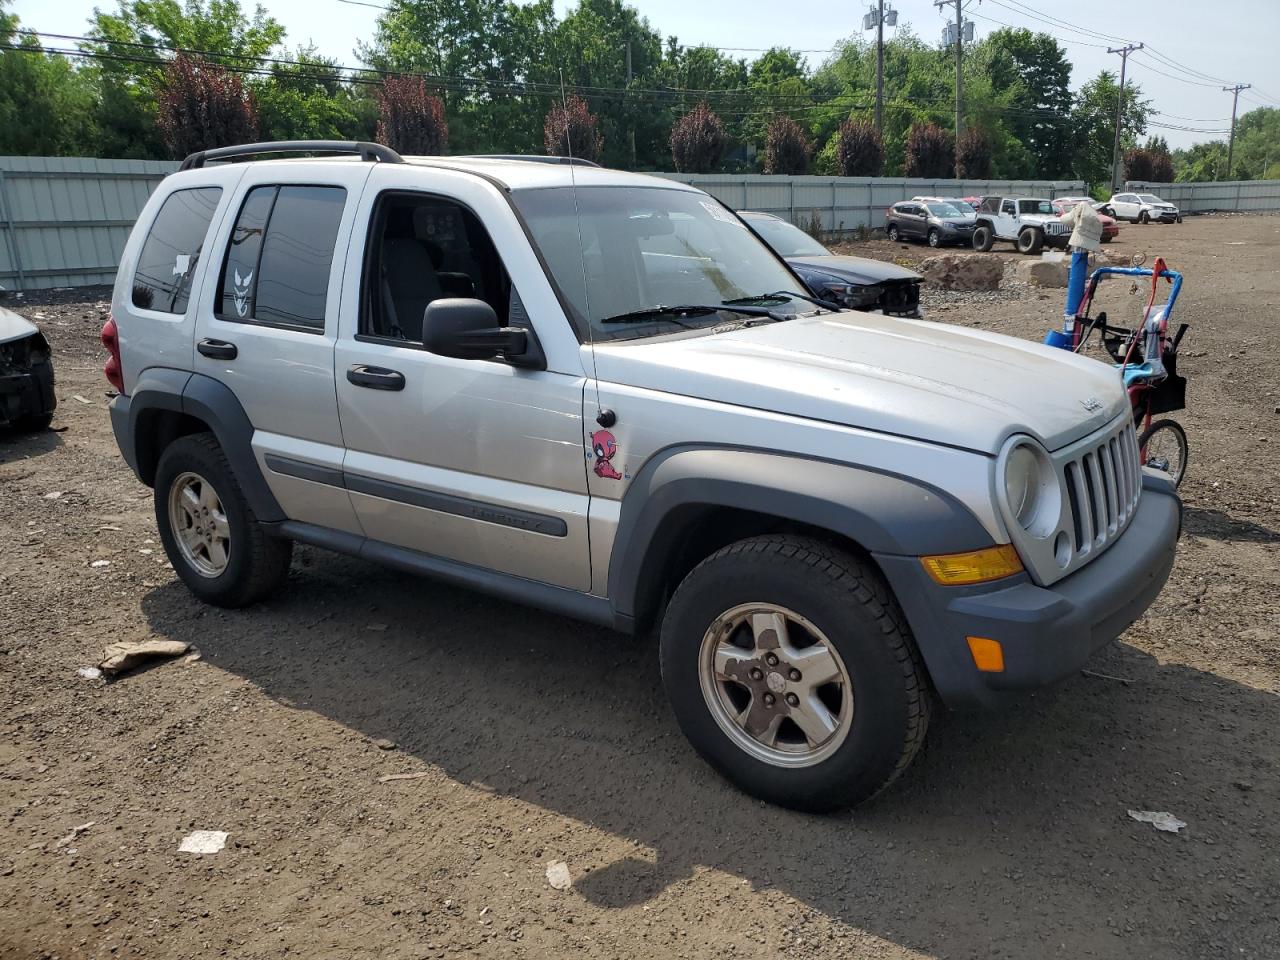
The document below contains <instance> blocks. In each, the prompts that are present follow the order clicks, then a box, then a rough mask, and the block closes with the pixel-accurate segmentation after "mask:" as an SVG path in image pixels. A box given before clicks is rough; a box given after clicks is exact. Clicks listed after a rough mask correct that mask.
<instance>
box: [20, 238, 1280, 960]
mask: <svg viewBox="0 0 1280 960" xmlns="http://www.w3.org/2000/svg"><path fill="white" fill-rule="evenodd" d="M857 249H858V252H861V253H864V254H868V255H872V256H880V257H883V258H887V259H905V260H906V261H907V262H914V261H915V260H918V259H919V258H921V257H922V256H924V255H926V254H927V253H928V251H926V250H924V249H923V248H920V247H899V246H895V245H891V244H888V243H886V242H883V241H880V242H872V243H867V244H863V245H859V247H858V248H857ZM1113 249H1114V250H1115V251H1116V252H1142V253H1148V254H1155V253H1163V254H1165V255H1166V257H1167V258H1168V259H1169V262H1170V263H1171V264H1172V265H1173V266H1175V267H1177V268H1179V269H1181V270H1183V271H1184V272H1185V273H1186V275H1187V277H1188V284H1187V288H1186V291H1185V294H1184V301H1183V303H1182V309H1181V319H1182V320H1185V321H1187V322H1189V323H1191V324H1192V326H1191V332H1190V333H1189V334H1188V336H1187V339H1186V340H1185V341H1184V348H1183V351H1184V352H1183V359H1182V363H1181V364H1180V370H1181V371H1182V372H1184V373H1185V374H1186V375H1187V376H1188V377H1189V378H1190V400H1189V403H1190V409H1189V410H1187V411H1185V412H1184V413H1182V414H1180V415H1179V417H1180V419H1181V420H1182V421H1183V422H1184V423H1185V425H1186V426H1187V428H1188V431H1189V433H1190V437H1191V465H1190V472H1189V478H1188V480H1187V482H1186V483H1185V485H1184V493H1185V495H1186V504H1187V510H1186V521H1185V532H1184V536H1183V539H1182V543H1181V547H1180V554H1179V559H1178V562H1177V566H1176V568H1175V570H1174V573H1173V577H1172V579H1171V581H1170V583H1169V586H1168V587H1167V588H1166V590H1165V592H1164V593H1163V595H1162V596H1161V597H1160V599H1159V600H1158V601H1157V602H1156V604H1155V605H1154V607H1153V608H1152V609H1151V611H1150V612H1149V614H1148V615H1147V616H1146V617H1144V618H1143V619H1142V620H1140V621H1139V622H1138V623H1136V624H1134V626H1133V627H1132V628H1131V629H1130V630H1129V631H1128V632H1127V633H1126V634H1125V635H1124V637H1123V638H1122V641H1121V642H1120V643H1118V644H1116V645H1114V646H1113V647H1112V648H1109V649H1108V650H1106V651H1103V652H1102V653H1101V654H1100V655H1099V656H1098V657H1097V658H1096V659H1095V661H1094V662H1093V663H1091V665H1090V669H1091V670H1092V671H1093V673H1092V674H1090V675H1081V676H1079V677H1076V678H1073V679H1071V680H1069V681H1067V682H1065V683H1064V684H1062V685H1060V686H1059V687H1056V688H1054V689H1052V690H1049V691H1044V692H1042V693H1040V694H1038V695H1035V696H1032V697H1028V698H1027V699H1026V700H1024V701H1022V702H1020V703H1018V704H1017V705H1014V706H1013V707H1011V708H1010V709H1008V710H1005V711H1003V712H999V713H992V714H980V715H935V717H936V721H935V724H934V726H933V729H932V730H931V731H930V740H929V743H928V745H927V746H926V749H925V751H924V753H923V754H922V755H921V756H920V758H919V759H918V761H917V763H916V764H915V766H914V767H913V768H912V770H911V771H910V772H909V773H908V775H907V776H906V777H905V778H904V779H903V780H902V781H900V782H899V783H898V784H897V785H896V786H895V787H894V788H893V789H892V790H891V791H889V792H888V793H887V794H885V795H884V796H882V797H880V798H878V799H877V800H876V801H875V802H873V803H872V804H870V805H868V806H865V807H863V808H861V809H859V810H857V811H854V812H852V813H849V814H846V815H841V816H835V817H810V816H803V815H799V814H795V813H790V812H787V811H783V810H778V809H774V808H770V807H766V806H763V805H761V804H759V803H756V802H754V801H751V800H749V799H747V798H745V797H744V796H742V795H741V794H739V793H737V792H735V791H734V790H733V789H731V788H729V787H728V786H726V785H725V784H724V783H723V782H721V781H720V780H719V779H718V778H717V777H716V776H715V775H714V774H713V773H711V772H710V771H709V770H708V769H707V768H706V767H705V766H704V765H703V764H702V763H701V762H699V760H698V759H697V758H696V757H695V756H694V755H693V753H692V751H691V749H690V748H689V747H688V746H687V745H686V744H685V742H684V741H683V739H682V738H681V737H680V735H679V732H678V731H677V729H676V727H675V725H674V723H673V721H672V719H671V716H670V714H669V712H668V710H667V708H666V705H665V703H664V701H663V698H662V694H661V689H660V684H659V678H658V672H657V663H656V657H655V650H654V646H653V643H652V641H651V640H648V639H642V640H628V639H625V638H620V637H618V636H615V635H612V634H609V633H607V632H604V631H601V630H598V629H595V628H591V627H586V626H583V625H581V624H578V623H574V622H570V621H568V620H563V619H560V618H557V617H553V616H549V615H545V614H542V613H538V612H532V611H529V610H526V609H522V608H519V607H515V606H511V605H508V604H504V603H499V602H495V601H493V600H489V599H486V598H483V597H480V596H475V595H472V594H469V593H465V592H461V591H458V590H454V589H451V588H448V587H442V586H440V585H437V584H434V583H430V582H425V581H418V580H414V579H412V578H409V577H407V576H402V575H400V574H397V573H391V572H387V571H384V570H381V569H378V568H375V567H372V566H370V565H367V564H364V563H361V562H358V561H355V560H351V559H346V558H341V557H336V556H332V555H328V554H324V553H320V552H317V551H314V550H309V549H299V550H298V552H297V554H296V555H295V562H294V570H293V575H292V578H291V582H290V585H289V588H288V589H287V590H286V591H284V592H283V593H282V594H281V595H280V596H278V597H277V598H276V599H274V600H272V601H271V602H269V603H265V604H262V605H260V606H258V607H255V608H253V609H250V610H244V611H236V612H227V611H218V610H214V609H211V608H208V607H203V606H201V605H200V604H198V603H196V602H195V601H194V600H193V599H192V598H191V597H190V596H189V594H188V593H187V592H186V590H185V589H183V588H182V587H181V586H180V585H179V584H178V583H177V582H176V581H175V579H174V576H173V573H172V571H171V569H170V568H169V567H168V565H167V564H166V562H165V561H164V558H163V556H162V552H161V549H160V547H159V544H158V543H157V542H156V541H157V537H156V533H155V525H154V519H153V517H152V513H151V504H150V493H149V491H148V490H146V489H145V488H144V487H142V486H141V485H140V484H139V483H138V482H137V481H136V480H135V479H134V478H133V477H132V476H131V475H130V473H129V472H128V470H127V468H126V467H125V466H124V464H123V463H122V462H121V460H120V458H119V455H118V453H117V451H116V449H115V444H114V441H113V439H112V437H111V431H110V427H109V424H108V418H107V412H106V399H105V396H104V388H105V384H104V381H103V380H102V377H101V373H100V368H101V360H102V354H101V349H100V348H99V347H98V345H97V342H96V336H97V332H98V329H99V327H100V325H101V322H102V320H103V315H104V309H105V305H104V300H103V294H102V291H86V290H80V291H71V292H66V293H59V294H53V295H49V296H43V297H40V298H36V297H32V298H29V299H28V300H25V301H17V302H16V303H15V302H14V301H10V305H11V306H15V307H16V308H17V309H18V310H19V311H20V312H22V313H24V314H26V315H27V316H29V317H33V318H35V319H36V320H37V321H38V322H40V323H41V325H42V327H43V329H44V330H45V332H46V333H47V335H48V336H49V338H50V340H51V341H52V343H53V345H54V349H55V351H56V363H57V368H58V376H59V385H58V396H59V402H60V406H59V409H58V414H57V416H56V418H55V421H54V427H55V431H56V432H49V433H45V434H42V435H40V436H35V437H15V436H0V544H3V549H2V550H0V598H2V599H0V804H2V808H0V814H2V818H0V957H5V958H8V957H15V958H18V957H20V958H33V957H41V958H52V957H59V958H70V957H163V958H184V957H217V956H229V957H235V958H238V960H241V958H266V957H285V956H303V957H308V958H310V957H324V958H355V957H379V958H388V960H400V958H405V960H409V958H414V960H416V958H423V957H446V956H447V957H512V958H516V957H532V958H551V957H555V958H560V957H566V956H583V957H590V958H612V957H622V956H645V957H648V956H655V957H657V956H661V957H673V958H696V960H705V958H717V957H724V958H741V957H778V956H784V957H789V958H832V960H834V958H842V960H844V958H907V957H911V958H919V957H948V958H953V957H955V958H970V957H971V958H982V960H987V958H995V957H1003V958H1013V960H1021V958H1027V957H1031V956H1046V957H1047V956H1053V957H1063V958H1072V960H1075V958H1084V957H1094V958H1104V957H1105V958H1112V957H1114V958H1139V957H1140V958H1207V957H1214V958H1216V957H1223V958H1225V957H1245V958H1264V960H1266V958H1275V957H1277V956H1280V861H1278V859H1277V857H1276V853H1275V851H1276V850H1277V844H1278V842H1280V777H1278V776H1277V773H1280V744H1278V743H1277V739H1276V735H1275V734H1276V730H1277V729H1278V728H1280V695H1278V694H1280V590H1278V589H1277V588H1278V587H1280V564H1277V555H1278V554H1280V549H1278V545H1280V494H1278V492H1277V488H1276V478H1277V476H1278V475H1280V474H1278V472H1277V467H1280V452H1278V451H1277V445H1278V444H1280V431H1277V425H1278V424H1280V414H1278V413H1277V407H1280V376H1278V375H1277V365H1278V364H1280V348H1278V346H1277V341H1276V330H1277V323H1278V322H1280V271H1277V269H1276V264H1277V263H1278V262H1280V218H1262V217H1259V218H1212V219H1210V218H1201V219H1189V220H1188V221H1187V222H1186V223H1185V224H1183V225H1181V226H1178V227H1159V226H1151V227H1146V228H1140V227H1136V226H1135V227H1126V228H1125V230H1124V232H1123V233H1122V234H1121V238H1120V240H1119V241H1118V242H1117V243H1116V244H1115V245H1114V246H1113ZM1000 255H1002V256H1010V255H1006V254H1000ZM1107 297H1108V298H1109V303H1108V309H1109V310H1111V311H1112V316H1113V317H1115V318H1117V319H1119V318H1120V317H1127V318H1129V319H1132V318H1133V316H1134V315H1135V312H1136V310H1137V298H1136V297H1134V296H1132V295H1130V294H1129V293H1128V292H1127V287H1124V286H1122V285H1117V286H1116V287H1114V288H1111V289H1109V290H1108V291H1107ZM1061 303H1062V301H1061V291H1049V292H1047V293H1042V292H1038V291H1035V290H1032V289H1028V288H1010V289H1009V290H1007V291H1005V292H1002V293H1000V294H998V295H996V296H986V295H965V294H932V293H931V294H929V295H928V296H927V298H926V304H927V306H928V307H929V310H930V315H931V316H932V317H934V318H935V319H938V320H942V321H946V322H951V323H957V324H969V325H975V326H981V327H984V328H987V329H993V330H998V331H1002V332H1006V333H1009V334H1013V335H1018V336H1026V337H1035V338H1037V339H1038V338H1039V337H1040V336H1042V334H1043V332H1044V329H1045V327H1046V325H1047V324H1049V323H1053V322H1054V318H1055V317H1056V316H1057V315H1058V314H1060V310H1061ZM97 561H106V563H105V564H102V563H98V564H97V565H95V562H97ZM145 637H157V638H165V639H178V640H182V641H187V642H190V643H192V644H194V645H195V646H196V647H198V649H199V651H200V654H201V658H200V659H199V660H194V661H192V660H174V661H168V662H163V663H160V664H157V665H156V666H154V667H152V668H150V669H143V670H138V671H135V672H133V673H130V674H128V675H126V676H124V677H122V678H121V679H118V680H116V681H114V682H111V683H106V682H104V681H101V680H86V679H82V678H80V677H78V676H77V674H76V670H77V668H79V667H82V666H86V665H89V664H92V663H95V662H97V660H98V659H99V658H100V656H101V652H102V648H103V646H104V645H105V644H106V643H109V642H111V641H115V640H130V639H138V638H145ZM1116 678H1123V679H1116ZM393 774H411V775H413V777H412V778H411V779H397V780H385V778H386V777H388V776H389V775H393ZM1131 809H1132V810H1153V811H1169V812H1171V813H1172V814H1173V815H1175V816H1177V817H1179V818H1181V819H1182V820H1184V821H1186V822H1187V824H1188V826H1187V827H1186V828H1185V829H1184V830H1182V831H1181V833H1178V834H1176V835H1175V834H1170V833H1162V832H1159V831H1157V830H1155V829H1154V828H1153V827H1152V826H1150V825H1147V824H1144V823H1138V822H1135V821H1134V820H1132V819H1130V817H1129V816H1128V815H1127V814H1126V811H1127V810H1131ZM194 829H210V830H225V831H227V832H228V833H229V835H230V836H229V840H228V842H227V846H226V848H225V849H223V850H222V851H221V852H220V853H217V854H212V855H206V856H196V855H191V854H185V853H179V852H178V845H179V842H180V841H181V839H182V837H183V836H184V835H185V834H187V833H188V832H189V831H191V830H194ZM553 861H561V862H563V863H565V864H566V865H567V867H568V871H569V874H570V876H571V877H572V882H573V885H572V887H571V888H570V889H568V890H564V891H561V890H557V889H554V888H553V887H552V886H551V885H550V884H549V883H548V880H547V876H546V871H547V868H548V866H549V865H550V864H551V863H552V862H553Z"/></svg>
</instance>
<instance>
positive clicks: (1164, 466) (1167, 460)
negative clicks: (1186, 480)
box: [1138, 420, 1188, 487]
mask: <svg viewBox="0 0 1280 960" xmlns="http://www.w3.org/2000/svg"><path fill="white" fill-rule="evenodd" d="M1138 449H1139V450H1140V451H1141V452H1142V464H1143V466H1146V467H1151V468H1153V469H1155V470H1159V471H1161V472H1163V473H1165V474H1166V475H1167V476H1168V477H1169V479H1170V480H1172V481H1173V485H1174V486H1175V487H1176V486H1179V485H1181V483H1182V478H1183V477H1184V476H1186V473H1187V454H1188V447H1187V431H1185V430H1183V429H1182V424H1180V423H1177V422H1176V421H1174V420H1157V421H1156V422H1155V423H1153V424H1152V425H1151V426H1150V427H1148V428H1147V429H1146V430H1145V431H1144V432H1143V434H1142V436H1140V437H1139V438H1138Z"/></svg>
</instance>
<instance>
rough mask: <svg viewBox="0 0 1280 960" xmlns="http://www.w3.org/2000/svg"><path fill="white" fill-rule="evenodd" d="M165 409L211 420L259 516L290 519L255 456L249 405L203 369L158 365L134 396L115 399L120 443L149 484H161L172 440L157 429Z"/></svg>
mask: <svg viewBox="0 0 1280 960" xmlns="http://www.w3.org/2000/svg"><path fill="white" fill-rule="evenodd" d="M165 413H181V414H187V415H189V416H192V417H196V418H198V419H200V420H202V421H204V422H205V423H207V424H208V425H209V428H210V429H211V430H212V431H213V434H214V436H216V437H217V438H218V443H219V444H220V445H221V447H222V450H223V452H224V453H225V454H226V456H227V460H229V461H230V463H231V468H232V470H234V471H235V475H236V480H237V481H239V483H240V489H241V491H242V492H243V493H244V495H245V498H246V499H247V500H248V501H249V505H250V506H251V507H253V512H254V513H255V514H256V515H257V517H258V519H259V520H262V521H264V522H276V521H281V520H285V519H287V517H285V515H284V511H283V510H281V509H280V504H279V503H277V502H276V498H275V497H274V496H273V495H272V493H271V488H270V487H268V486H267V482H266V480H265V479H263V476H262V471H261V470H260V469H259V467H258V461H257V458H256V457H254V455H253V446H252V441H253V424H252V423H250V421H249V417H248V415H247V414H246V413H245V412H244V407H242V406H241V405H240V401H239V400H237V399H236V395H235V394H234V393H232V392H231V389H230V388H229V387H227V386H226V385H225V384H222V383H220V382H218V381H217V380H214V379H213V378H212V377H206V376H203V375H201V374H198V373H188V372H187V371H184V370H172V369H168V368H162V367H153V368H151V369H149V370H146V371H144V372H143V373H142V374H141V375H140V376H139V377H138V381H137V383H136V384H135V386H134V390H133V393H132V394H130V395H129V396H127V397H125V396H119V397H116V398H115V399H114V400H113V401H112V402H111V421H112V426H113V428H114V429H115V432H116V441H117V443H118V444H119V446H120V450H121V452H122V453H123V454H124V458H125V460H126V461H127V462H128V464H129V466H130V467H132V468H133V471H134V473H136V474H137V475H138V479H140V480H141V481H142V482H143V483H145V484H147V486H151V485H152V484H154V483H155V475H156V464H157V463H158V462H159V459H160V452H161V451H162V450H163V448H164V446H165V445H166V444H167V443H168V441H169V439H171V438H170V437H167V436H164V435H163V434H162V431H161V430H159V429H158V428H157V420H158V419H159V418H161V417H162V416H163V414H165Z"/></svg>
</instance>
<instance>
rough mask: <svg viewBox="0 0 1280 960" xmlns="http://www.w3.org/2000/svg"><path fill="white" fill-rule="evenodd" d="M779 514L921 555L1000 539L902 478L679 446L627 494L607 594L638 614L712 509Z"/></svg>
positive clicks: (888, 549) (939, 495)
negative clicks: (685, 535) (676, 551)
mask: <svg viewBox="0 0 1280 960" xmlns="http://www.w3.org/2000/svg"><path fill="white" fill-rule="evenodd" d="M715 507H728V508H734V509H738V510H746V511H751V512H754V513H759V514H765V515H769V516H774V517H779V518H781V519H784V520H789V521H792V522H795V523H803V524H806V525H809V526H813V527H816V528H820V529H823V530H830V531H832V532H833V533H837V534H840V535H841V536H844V537H848V538H849V539H851V540H853V541H855V542H856V543H858V544H859V545H860V546H862V547H863V548H864V549H865V550H867V551H868V552H869V553H884V554H897V555H909V556H918V555H920V554H926V553H954V552H960V551H962V550H975V549H979V548H981V547H985V546H990V545H991V544H992V539H991V535H990V534H989V533H987V531H986V530H985V529H984V528H983V527H982V524H981V523H979V522H978V519H977V518H976V517H975V516H974V515H973V514H972V513H971V512H970V511H969V510H968V509H967V508H966V507H964V506H963V505H962V504H961V503H960V502H959V501H958V500H956V499H955V498H954V497H952V496H951V495H950V494H948V493H946V492H945V491H943V490H940V489H938V488H936V487H932V486H927V485H925V484H923V483H920V482H919V481H917V480H913V479H909V478H907V477H903V476H899V475H896V474H889V473H881V472H877V471H875V470H871V469H867V468H863V467H856V466H849V465H846V464H839V463H831V462H829V461H824V460H813V459H807V458H804V457H799V456H793V455H787V454H779V453H772V452H767V451H762V450H749V449H748V450H744V449H737V448H716V447H705V446H699V447H692V446H678V447H672V448H669V449H667V450H665V451H662V452H660V453H658V454H657V455H655V456H654V457H653V458H651V459H650V460H649V462H648V463H646V464H645V466H644V467H643V468H642V469H641V471H640V472H639V474H637V476H636V477H635V479H634V480H633V481H632V482H631V485H630V487H629V488H628V490H627V493H626V495H625V496H624V497H623V500H622V509H621V511H620V514H619V519H618V530H617V534H616V536H615V538H614V542H613V549H612V553H611V555H610V562H609V587H608V591H609V598H610V600H611V601H612V602H613V605H614V610H615V611H616V613H617V614H619V615H620V616H621V617H623V618H635V617H638V616H640V615H641V614H643V612H644V611H645V610H646V609H648V607H649V604H650V603H651V602H653V601H654V600H655V599H656V598H655V597H654V596H653V590H654V585H655V584H657V583H658V582H660V580H661V573H662V568H663V566H664V565H665V563H666V562H667V558H668V557H669V556H670V555H671V551H672V549H673V547H674V546H675V545H676V544H677V542H678V541H679V538H680V536H681V534H682V532H683V531H684V530H686V529H687V528H688V524H689V523H691V522H692V521H694V520H696V519H697V516H698V514H699V513H701V512H702V511H704V510H706V509H707V508H715Z"/></svg>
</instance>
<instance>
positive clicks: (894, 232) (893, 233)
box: [885, 223, 898, 243]
mask: <svg viewBox="0 0 1280 960" xmlns="http://www.w3.org/2000/svg"><path fill="white" fill-rule="evenodd" d="M885 234H886V235H887V236H888V237H889V239H890V240H892V241H893V242H894V243H897V242H898V228H897V227H896V226H895V225H894V224H892V223H891V224H889V229H888V230H886V231H885Z"/></svg>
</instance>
